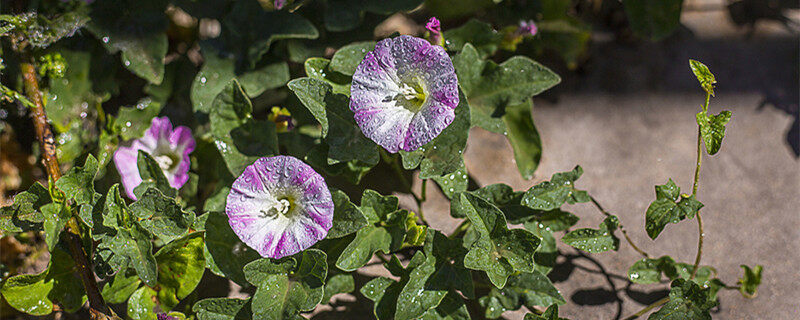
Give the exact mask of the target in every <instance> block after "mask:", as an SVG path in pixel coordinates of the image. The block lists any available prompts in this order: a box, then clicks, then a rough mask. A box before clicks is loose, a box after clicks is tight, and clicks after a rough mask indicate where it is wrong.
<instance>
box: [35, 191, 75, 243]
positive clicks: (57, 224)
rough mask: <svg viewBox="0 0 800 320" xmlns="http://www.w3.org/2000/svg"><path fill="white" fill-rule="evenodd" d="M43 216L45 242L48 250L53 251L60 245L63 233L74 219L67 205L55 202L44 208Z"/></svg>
mask: <svg viewBox="0 0 800 320" xmlns="http://www.w3.org/2000/svg"><path fill="white" fill-rule="evenodd" d="M42 215H43V216H44V232H45V239H44V240H45V242H46V243H47V250H49V251H53V249H54V248H55V247H56V244H58V241H59V239H60V236H61V231H62V230H64V226H66V225H67V221H69V219H70V218H71V217H72V213H71V212H70V210H69V208H68V207H67V206H66V205H65V204H63V203H55V202H53V203H48V204H46V205H44V206H42Z"/></svg>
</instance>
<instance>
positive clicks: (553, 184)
mask: <svg viewBox="0 0 800 320" xmlns="http://www.w3.org/2000/svg"><path fill="white" fill-rule="evenodd" d="M582 174H583V168H581V166H576V167H575V169H572V171H568V172H559V173H555V174H553V176H552V177H551V178H550V181H544V182H542V183H539V184H537V185H535V186H533V187H532V188H530V189H528V191H527V192H526V193H525V196H524V197H523V198H522V204H524V205H526V206H528V207H531V208H533V209H536V210H554V209H558V208H560V207H561V205H563V204H564V202H567V203H570V204H572V203H579V202H588V201H589V200H590V199H589V196H588V194H587V193H586V191H582V190H577V189H575V181H576V180H578V178H580V176H581V175H582Z"/></svg>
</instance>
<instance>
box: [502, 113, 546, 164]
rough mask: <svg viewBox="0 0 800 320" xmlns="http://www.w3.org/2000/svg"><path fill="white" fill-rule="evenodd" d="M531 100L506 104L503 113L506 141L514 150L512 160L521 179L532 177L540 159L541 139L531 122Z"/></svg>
mask: <svg viewBox="0 0 800 320" xmlns="http://www.w3.org/2000/svg"><path fill="white" fill-rule="evenodd" d="M531 107H532V101H530V100H529V101H526V102H523V103H522V104H519V105H514V106H507V107H506V114H505V115H503V123H504V124H505V126H506V129H507V135H506V136H507V137H508V142H510V143H511V148H512V149H513V150H514V162H516V163H517V169H518V170H519V174H520V175H522V178H523V179H526V180H528V179H531V178H533V173H534V171H536V168H537V167H539V161H540V160H541V159H542V139H541V138H540V137H539V131H538V130H536V125H534V124H533V116H532V115H531Z"/></svg>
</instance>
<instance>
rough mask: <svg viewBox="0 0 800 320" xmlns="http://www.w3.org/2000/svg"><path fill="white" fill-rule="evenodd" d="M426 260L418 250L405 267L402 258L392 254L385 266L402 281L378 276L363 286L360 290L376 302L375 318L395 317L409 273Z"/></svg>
mask: <svg viewBox="0 0 800 320" xmlns="http://www.w3.org/2000/svg"><path fill="white" fill-rule="evenodd" d="M425 261H426V258H425V255H424V254H423V253H422V252H417V253H416V254H414V256H413V257H411V261H409V263H408V265H407V266H406V267H405V268H404V267H403V265H402V264H401V263H400V260H399V259H397V256H394V255H392V258H391V260H389V262H388V263H384V264H383V266H384V267H385V268H386V269H387V270H389V272H390V273H391V274H392V275H393V276H395V277H399V278H400V281H394V280H392V279H389V278H386V277H377V278H374V279H372V280H370V281H369V282H367V283H366V284H365V285H364V286H363V287H361V290H359V291H360V292H361V294H362V295H364V296H365V297H367V299H370V300H372V301H373V302H375V304H374V307H373V313H374V315H375V318H377V319H378V320H389V319H393V318H394V317H395V313H396V311H397V307H398V302H397V301H398V297H399V295H400V291H401V290H402V289H403V287H404V286H405V285H406V283H407V282H408V281H409V273H410V272H411V271H412V270H414V269H415V268H417V267H418V266H420V265H422V264H423V263H425Z"/></svg>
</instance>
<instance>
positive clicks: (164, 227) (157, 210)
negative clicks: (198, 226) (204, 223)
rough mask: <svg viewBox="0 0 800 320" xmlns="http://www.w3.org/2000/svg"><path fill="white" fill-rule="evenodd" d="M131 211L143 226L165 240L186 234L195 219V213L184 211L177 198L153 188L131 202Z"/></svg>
mask: <svg viewBox="0 0 800 320" xmlns="http://www.w3.org/2000/svg"><path fill="white" fill-rule="evenodd" d="M130 213H131V214H132V216H133V217H135V218H137V219H138V223H139V224H140V225H141V226H142V227H144V228H145V229H146V230H148V231H149V232H150V233H151V234H153V235H155V236H156V237H157V238H159V239H161V240H164V242H170V241H172V240H174V239H176V238H178V237H180V236H182V235H184V234H185V233H186V232H187V231H188V230H189V227H191V226H192V224H193V223H194V219H195V214H194V213H193V212H186V211H183V209H182V208H181V206H180V204H178V203H177V202H176V201H175V199H172V198H168V197H167V196H165V195H164V194H163V193H161V191H158V190H157V189H152V188H151V189H147V191H145V192H144V194H142V195H141V197H140V198H139V200H138V201H136V202H134V203H133V204H131V206H130Z"/></svg>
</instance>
